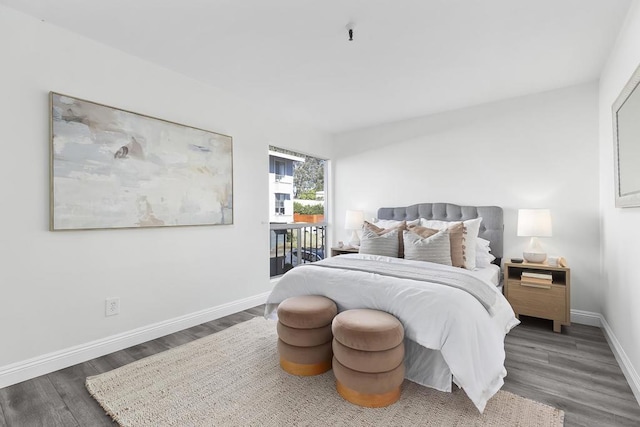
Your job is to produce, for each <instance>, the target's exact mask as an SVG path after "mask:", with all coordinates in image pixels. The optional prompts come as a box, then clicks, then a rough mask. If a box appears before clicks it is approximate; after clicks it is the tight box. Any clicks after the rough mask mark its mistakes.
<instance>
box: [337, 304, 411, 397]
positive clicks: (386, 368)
mask: <svg viewBox="0 0 640 427" xmlns="http://www.w3.org/2000/svg"><path fill="white" fill-rule="evenodd" d="M331 329H332V331H333V345H332V348H333V373H334V375H335V377H336V389H337V390H338V393H340V395H341V396H342V397H343V398H344V399H346V400H347V401H349V402H351V403H354V404H356V405H360V406H366V407H370V408H379V407H382V406H388V405H391V404H392V403H394V402H396V401H397V400H398V399H399V398H400V386H401V385H402V381H403V380H404V328H403V327H402V323H400V321H399V320H398V319H396V318H395V317H394V316H392V315H391V314H389V313H385V312H384V311H378V310H369V309H357V310H347V311H343V312H342V313H340V314H338V315H337V316H336V317H335V318H334V319H333V323H332V327H331Z"/></svg>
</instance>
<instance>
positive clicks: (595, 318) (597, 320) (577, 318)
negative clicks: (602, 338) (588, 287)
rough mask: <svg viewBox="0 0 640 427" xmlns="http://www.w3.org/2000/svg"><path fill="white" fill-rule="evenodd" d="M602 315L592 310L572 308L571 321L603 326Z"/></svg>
mask: <svg viewBox="0 0 640 427" xmlns="http://www.w3.org/2000/svg"><path fill="white" fill-rule="evenodd" d="M601 319H602V315H601V314H600V313H593V312H591V311H582V310H571V323H578V324H579V325H588V326H597V327H598V328H602V322H601Z"/></svg>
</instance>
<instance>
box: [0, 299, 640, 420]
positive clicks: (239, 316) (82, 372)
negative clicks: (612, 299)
mask: <svg viewBox="0 0 640 427" xmlns="http://www.w3.org/2000/svg"><path fill="white" fill-rule="evenodd" d="M262 312H263V306H259V307H255V308H252V309H249V310H246V311H243V312H240V313H236V314H233V315H231V316H227V317H224V318H221V319H217V320H214V321H211V322H208V323H204V324H202V325H198V326H194V327H193V328H190V329H186V330H184V331H180V332H176V333H175V334H171V335H168V336H165V337H161V338H158V339H156V340H153V341H150V342H147V343H143V344H140V345H136V346H134V347H130V348H127V349H125V350H121V351H118V352H115V353H111V354H108V355H106V356H103V357H99V358H97V359H93V360H89V361H87V362H84V363H81V364H78V365H75V366H71V367H69V368H66V369H62V370H60V371H56V372H53V373H51V374H48V375H43V376H41V377H38V378H34V379H32V380H29V381H25V382H22V383H20V384H16V385H13V386H10V387H6V388H3V389H0V427H14V426H20V427H23V426H29V427H31V426H65V427H66V426H83V427H84V426H113V425H115V424H114V423H112V422H111V420H110V419H109V417H108V416H106V415H105V414H104V411H103V410H102V408H100V406H99V405H98V404H97V403H96V402H95V401H94V400H93V398H91V396H90V395H89V393H88V392H87V391H86V389H85V387H84V381H85V378H86V377H87V376H90V375H97V374H99V373H102V372H106V371H109V370H111V369H114V368H117V367H119V366H122V365H125V364H127V363H130V362H133V361H135V360H138V359H141V358H143V357H146V356H150V355H152V354H155V353H158V352H160V351H164V350H167V349H169V348H172V347H176V346H179V345H181V344H184V343H187V342H189V341H192V340H194V339H198V338H202V337H204V336H206V335H209V334H212V333H215V332H218V331H221V330H223V329H225V328H228V327H229V326H232V325H235V324H237V323H240V322H244V321H246V320H249V319H251V318H253V317H255V316H261V315H262ZM521 320H522V325H520V326H518V327H516V328H515V329H514V330H513V331H511V332H510V333H509V335H507V339H506V344H505V347H506V352H507V360H506V367H507V371H508V375H507V378H506V379H505V385H504V387H503V389H504V390H507V391H510V392H512V393H515V394H518V395H520V396H524V397H528V398H530V399H534V400H537V401H539V402H543V403H546V404H549V405H552V406H555V407H557V408H560V409H562V410H564V411H565V426H636V427H637V426H638V425H640V406H639V405H638V403H637V401H636V400H635V398H634V396H633V394H632V392H631V389H630V387H629V385H628V384H627V382H626V380H625V378H624V376H623V374H622V371H621V370H620V367H619V366H618V364H617V362H616V360H615V358H614V356H613V353H612V352H611V349H610V348H609V346H608V345H607V342H606V340H605V338H604V335H603V334H602V331H601V330H600V329H598V328H595V327H591V326H583V325H572V326H570V327H568V328H563V333H562V334H555V333H553V332H552V330H551V323H550V322H548V321H545V320H538V319H533V318H526V317H524V316H523V318H522V319H521Z"/></svg>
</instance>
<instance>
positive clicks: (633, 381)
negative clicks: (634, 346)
mask: <svg viewBox="0 0 640 427" xmlns="http://www.w3.org/2000/svg"><path fill="white" fill-rule="evenodd" d="M600 321H601V322H602V330H603V331H604V336H605V338H606V339H607V341H608V342H609V347H611V350H612V351H613V355H614V356H615V357H616V360H617V361H618V365H620V369H622V373H623V374H624V376H625V378H626V379H627V382H628V383H629V387H631V391H632V392H633V395H634V396H635V397H636V400H637V401H638V404H640V376H639V375H638V371H636V369H635V368H634V367H633V364H632V363H631V360H630V359H629V356H627V353H625V352H624V349H623V348H622V345H620V341H618V338H617V337H616V335H615V334H614V333H613V329H611V326H609V323H607V320H606V319H605V318H604V316H600Z"/></svg>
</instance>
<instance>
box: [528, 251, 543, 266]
mask: <svg viewBox="0 0 640 427" xmlns="http://www.w3.org/2000/svg"><path fill="white" fill-rule="evenodd" d="M522 257H523V258H524V259H525V260H526V261H527V262H532V263H534V264H542V263H544V261H545V260H546V259H547V254H545V253H542V252H523V253H522Z"/></svg>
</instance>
